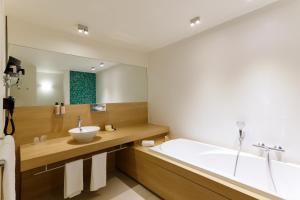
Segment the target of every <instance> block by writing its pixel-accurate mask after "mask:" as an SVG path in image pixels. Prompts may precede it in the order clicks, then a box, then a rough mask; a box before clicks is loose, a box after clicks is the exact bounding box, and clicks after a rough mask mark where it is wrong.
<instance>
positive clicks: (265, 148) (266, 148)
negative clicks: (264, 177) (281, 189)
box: [253, 142, 285, 192]
mask: <svg viewBox="0 0 300 200" xmlns="http://www.w3.org/2000/svg"><path fill="white" fill-rule="evenodd" d="M253 146H254V147H257V148H259V149H262V150H263V151H265V152H266V154H267V157H266V161H267V166H268V172H269V176H270V178H271V181H272V185H273V188H274V191H275V192H277V188H276V184H275V181H274V178H273V173H272V169H271V158H270V151H277V152H285V150H284V148H283V147H282V146H277V145H275V146H273V147H270V146H267V145H265V144H264V143H263V142H258V143H257V144H253Z"/></svg>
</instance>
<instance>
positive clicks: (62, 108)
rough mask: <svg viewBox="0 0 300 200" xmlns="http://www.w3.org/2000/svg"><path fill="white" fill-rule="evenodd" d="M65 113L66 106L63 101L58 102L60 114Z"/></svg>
mask: <svg viewBox="0 0 300 200" xmlns="http://www.w3.org/2000/svg"><path fill="white" fill-rule="evenodd" d="M65 113H66V107H65V104H64V103H61V104H60V114H61V115H64V114H65Z"/></svg>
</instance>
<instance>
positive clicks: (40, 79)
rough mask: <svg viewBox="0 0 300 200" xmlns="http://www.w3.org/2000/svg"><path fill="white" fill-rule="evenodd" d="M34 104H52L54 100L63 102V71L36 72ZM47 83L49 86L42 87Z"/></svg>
mask: <svg viewBox="0 0 300 200" xmlns="http://www.w3.org/2000/svg"><path fill="white" fill-rule="evenodd" d="M36 74H37V75H36V84H37V86H36V90H37V92H36V94H37V96H36V104H37V105H54V103H55V102H58V103H64V87H62V86H63V84H64V74H63V73H45V72H37V73H36ZM45 83H46V86H47V85H48V84H49V86H50V87H49V88H47V87H46V88H45V87H43V84H45Z"/></svg>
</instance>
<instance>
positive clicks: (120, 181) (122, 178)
mask: <svg viewBox="0 0 300 200" xmlns="http://www.w3.org/2000/svg"><path fill="white" fill-rule="evenodd" d="M45 199H47V200H57V199H60V198H56V197H54V196H53V194H52V195H51V197H50V198H49V197H48V198H45ZM72 200H160V198H159V197H157V196H156V195H155V194H153V193H152V192H150V191H149V190H147V189H146V188H144V187H143V186H141V185H140V184H138V183H137V182H135V181H134V180H133V179H131V178H129V177H128V176H126V175H124V174H122V173H120V172H117V173H115V174H114V175H113V176H111V177H109V178H108V180H107V186H106V187H105V188H102V189H100V190H99V191H97V192H88V191H86V192H83V193H82V194H81V195H79V196H77V197H74V198H72Z"/></svg>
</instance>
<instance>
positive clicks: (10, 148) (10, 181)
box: [0, 135, 16, 200]
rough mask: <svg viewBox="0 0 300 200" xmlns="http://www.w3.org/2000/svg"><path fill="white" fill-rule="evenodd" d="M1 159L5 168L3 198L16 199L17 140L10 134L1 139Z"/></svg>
mask: <svg viewBox="0 0 300 200" xmlns="http://www.w3.org/2000/svg"><path fill="white" fill-rule="evenodd" d="M0 160H1V162H3V163H4V170H3V182H2V185H3V200H15V199H16V189H15V176H16V174H15V168H16V154H15V141H14V138H13V137H12V136H10V135H8V136H5V137H4V139H2V140H1V141H0Z"/></svg>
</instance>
